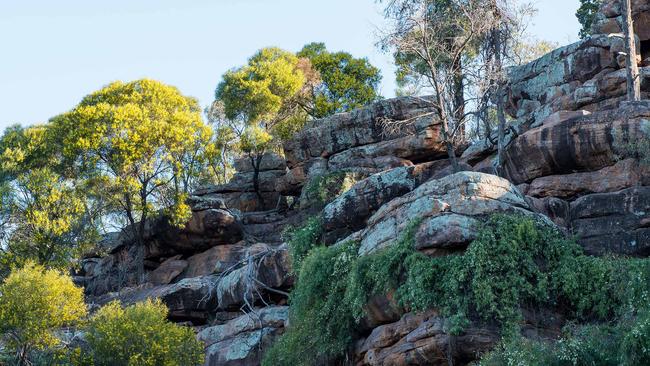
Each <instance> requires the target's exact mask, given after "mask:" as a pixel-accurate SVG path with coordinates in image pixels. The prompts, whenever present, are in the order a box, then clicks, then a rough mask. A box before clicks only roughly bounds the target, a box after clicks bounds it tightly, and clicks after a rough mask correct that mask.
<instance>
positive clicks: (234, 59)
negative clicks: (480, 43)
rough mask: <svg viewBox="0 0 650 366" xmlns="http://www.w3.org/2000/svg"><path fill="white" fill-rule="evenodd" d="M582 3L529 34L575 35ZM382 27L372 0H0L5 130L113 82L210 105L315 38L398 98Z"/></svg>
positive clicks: (543, 8)
mask: <svg viewBox="0 0 650 366" xmlns="http://www.w3.org/2000/svg"><path fill="white" fill-rule="evenodd" d="M578 3H579V0H534V4H535V6H536V7H537V8H538V13H537V15H536V16H535V18H534V19H533V24H531V26H530V27H529V30H530V33H531V34H532V35H533V36H534V37H536V38H538V39H544V40H548V41H553V42H556V43H558V44H560V45H564V44H568V43H571V42H574V41H576V40H577V38H578V37H577V34H578V30H579V24H578V22H577V20H576V18H575V16H574V14H575V11H576V10H577V8H578ZM383 24H384V23H383V18H382V16H381V8H380V5H378V4H377V2H376V1H375V0H325V1H324V0H104V1H88V0H57V1H52V0H0V129H3V128H4V127H6V126H8V125H11V124H16V123H19V124H22V125H31V124H34V123H40V122H45V121H47V120H48V119H49V118H50V117H53V116H55V115H57V114H59V113H63V112H65V111H67V110H70V109H72V108H73V107H74V106H75V105H76V104H77V103H78V102H79V101H80V100H81V99H82V98H83V96H85V95H87V94H89V93H91V92H92V91H94V90H97V89H100V88H101V87H102V86H104V85H106V84H108V83H110V82H112V81H115V80H124V81H130V80H135V79H140V78H144V77H147V78H153V79H157V80H160V81H163V82H165V83H167V84H171V85H174V86H176V87H178V88H179V89H180V90H181V92H182V93H183V94H185V95H190V96H194V97H196V98H198V99H199V102H200V103H201V106H203V107H205V106H207V105H208V104H210V102H211V101H212V100H213V96H214V89H215V87H216V85H217V83H218V82H219V80H220V77H221V75H222V74H223V73H224V72H225V71H227V70H229V69H231V68H233V67H237V66H241V65H243V64H244V63H245V62H246V60H247V59H248V57H249V56H251V55H252V54H253V53H254V52H255V51H257V50H258V49H260V48H262V47H267V46H277V47H281V48H284V49H286V50H291V51H298V50H300V49H301V48H302V46H303V45H305V44H307V43H310V42H314V41H318V42H325V44H326V45H327V48H328V49H329V50H331V51H339V50H344V51H347V52H350V53H352V54H353V55H354V56H356V57H368V59H369V60H370V62H371V63H372V64H374V65H375V66H377V67H379V68H380V69H381V71H382V75H383V81H382V84H381V94H382V95H383V96H386V97H391V96H393V95H394V91H395V77H394V67H393V66H392V62H391V57H390V56H389V55H387V54H384V53H382V52H381V51H379V50H378V49H377V47H376V46H375V44H376V42H377V40H378V34H379V29H381V27H382V25H383Z"/></svg>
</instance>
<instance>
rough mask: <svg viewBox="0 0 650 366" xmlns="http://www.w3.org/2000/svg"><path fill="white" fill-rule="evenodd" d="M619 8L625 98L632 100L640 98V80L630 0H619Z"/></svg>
mask: <svg viewBox="0 0 650 366" xmlns="http://www.w3.org/2000/svg"><path fill="white" fill-rule="evenodd" d="M621 8H622V9H621V18H622V19H621V22H622V23H623V24H622V28H623V32H624V33H625V51H626V53H627V67H626V68H627V99H628V100H629V101H631V102H634V101H639V100H641V80H640V78H639V66H638V64H637V58H636V51H637V50H636V39H635V36H634V21H633V20H632V3H631V0H621Z"/></svg>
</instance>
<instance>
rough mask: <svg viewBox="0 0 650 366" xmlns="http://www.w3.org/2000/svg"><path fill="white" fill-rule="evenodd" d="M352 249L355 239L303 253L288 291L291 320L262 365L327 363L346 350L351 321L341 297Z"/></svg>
mask: <svg viewBox="0 0 650 366" xmlns="http://www.w3.org/2000/svg"><path fill="white" fill-rule="evenodd" d="M357 250H358V245H357V243H355V242H347V243H343V244H340V245H338V246H333V247H316V248H315V249H313V250H312V251H311V253H310V254H309V256H308V257H307V258H305V260H304V262H303V263H302V266H301V269H300V272H299V274H300V275H299V277H298V281H297V283H296V285H295V288H294V290H293V291H292V292H291V297H290V305H291V307H290V318H289V323H290V324H291V326H290V327H289V330H288V331H287V332H286V333H285V335H283V336H282V337H281V339H280V340H279V341H278V342H277V343H276V344H275V345H274V346H273V347H272V348H271V350H270V351H269V352H267V354H266V355H265V358H264V362H263V364H264V365H269V366H271V365H272V366H281V365H288V366H289V365H291V366H294V365H295V366H300V365H305V366H307V365H312V364H314V363H315V360H321V362H323V363H324V364H332V363H333V362H334V361H333V360H334V359H336V358H337V357H339V356H341V355H343V354H345V352H346V350H347V349H348V347H349V346H350V344H351V342H352V340H353V335H354V326H355V324H356V322H355V320H354V317H353V316H352V313H353V311H352V306H351V304H350V303H348V302H346V299H348V298H349V296H348V295H347V291H348V288H349V286H348V281H349V278H350V273H351V271H352V268H353V266H354V263H355V262H356V259H357ZM306 355H309V356H308V357H306Z"/></svg>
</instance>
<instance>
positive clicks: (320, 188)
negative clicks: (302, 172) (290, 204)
mask: <svg viewBox="0 0 650 366" xmlns="http://www.w3.org/2000/svg"><path fill="white" fill-rule="evenodd" d="M360 178H361V177H360V176H359V174H356V173H351V172H345V171H336V172H331V173H326V174H321V175H317V176H314V177H313V178H311V179H310V180H309V182H308V183H307V185H306V186H305V188H304V189H303V191H302V196H301V197H300V200H301V206H302V207H303V208H304V207H310V206H318V207H322V206H325V205H327V204H328V203H330V202H332V201H333V200H334V199H336V197H338V196H340V195H341V194H343V193H345V192H346V191H347V190H349V189H350V188H352V186H353V185H354V184H355V183H356V182H357V181H359V180H360Z"/></svg>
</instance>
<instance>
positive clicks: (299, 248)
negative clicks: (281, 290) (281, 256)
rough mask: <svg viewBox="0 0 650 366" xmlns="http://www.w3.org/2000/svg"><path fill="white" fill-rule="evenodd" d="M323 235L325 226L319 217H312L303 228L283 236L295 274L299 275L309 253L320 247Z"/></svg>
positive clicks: (290, 230)
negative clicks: (303, 261)
mask: <svg viewBox="0 0 650 366" xmlns="http://www.w3.org/2000/svg"><path fill="white" fill-rule="evenodd" d="M322 233H323V226H322V221H321V218H320V217H319V216H312V217H310V218H308V219H307V220H306V221H305V223H304V224H303V225H302V226H300V227H297V228H291V229H289V230H287V231H285V233H284V234H283V236H284V238H285V240H286V241H287V244H288V245H289V255H290V256H291V261H292V264H293V270H294V272H295V273H298V270H299V269H300V266H301V264H302V260H303V259H304V258H305V257H306V256H307V254H308V253H309V251H310V250H312V249H313V248H314V247H316V246H318V245H320V239H321V235H322Z"/></svg>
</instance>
